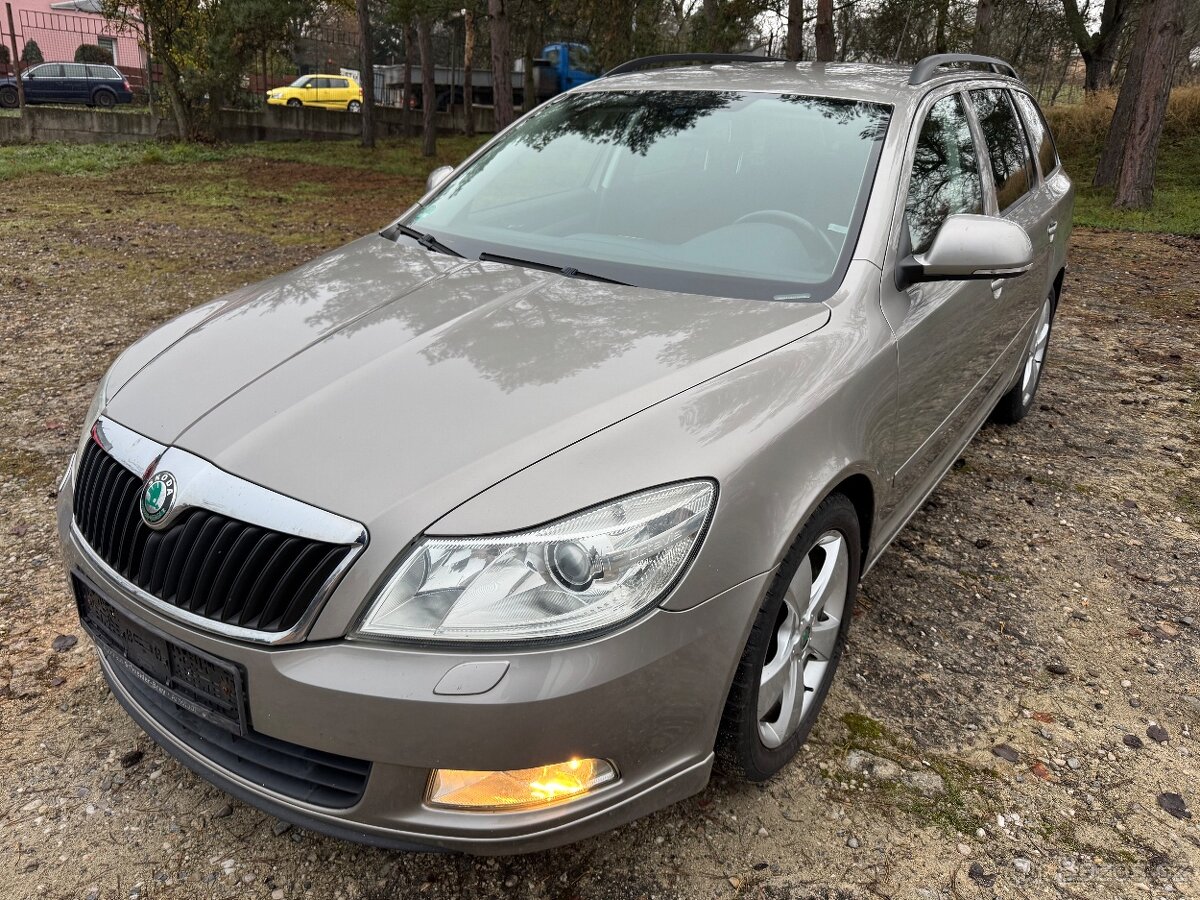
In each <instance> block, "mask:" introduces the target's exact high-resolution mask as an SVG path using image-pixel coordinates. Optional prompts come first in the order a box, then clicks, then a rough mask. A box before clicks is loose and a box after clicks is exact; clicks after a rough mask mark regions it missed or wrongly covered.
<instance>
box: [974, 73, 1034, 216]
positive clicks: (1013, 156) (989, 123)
mask: <svg viewBox="0 0 1200 900" xmlns="http://www.w3.org/2000/svg"><path fill="white" fill-rule="evenodd" d="M971 103H972V104H973V105H974V107H975V115H976V116H977V117H978V119H979V127H980V129H981V130H982V131H983V140H984V143H986V144H987V151H988V159H989V161H990V163H991V169H992V180H993V181H994V182H995V184H996V203H997V205H999V207H1000V212H1004V210H1006V209H1008V208H1009V207H1010V206H1012V205H1013V204H1014V203H1016V202H1017V201H1018V200H1020V199H1021V198H1022V197H1024V196H1025V194H1026V193H1028V191H1029V189H1030V188H1031V187H1032V186H1033V179H1034V175H1033V160H1032V159H1030V157H1029V144H1028V142H1027V141H1026V140H1025V130H1024V129H1023V128H1022V127H1021V122H1020V120H1019V119H1018V118H1017V112H1016V110H1015V109H1014V108H1013V105H1012V101H1011V100H1010V99H1009V97H1008V91H1005V90H1002V89H1000V88H992V89H988V90H982V91H971Z"/></svg>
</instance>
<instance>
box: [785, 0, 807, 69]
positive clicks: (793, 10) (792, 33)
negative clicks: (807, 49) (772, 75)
mask: <svg viewBox="0 0 1200 900" xmlns="http://www.w3.org/2000/svg"><path fill="white" fill-rule="evenodd" d="M784 56H786V57H787V58H788V59H791V60H800V59H803V58H804V0H788V7H787V49H786V51H785V52H784Z"/></svg>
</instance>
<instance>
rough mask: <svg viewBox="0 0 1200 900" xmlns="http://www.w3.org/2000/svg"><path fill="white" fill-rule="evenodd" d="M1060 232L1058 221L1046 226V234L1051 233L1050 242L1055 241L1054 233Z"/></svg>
mask: <svg viewBox="0 0 1200 900" xmlns="http://www.w3.org/2000/svg"><path fill="white" fill-rule="evenodd" d="M1057 233H1058V223H1057V222H1051V223H1050V224H1049V225H1047V226H1046V234H1048V235H1050V243H1052V244H1053V243H1054V235H1056V234H1057Z"/></svg>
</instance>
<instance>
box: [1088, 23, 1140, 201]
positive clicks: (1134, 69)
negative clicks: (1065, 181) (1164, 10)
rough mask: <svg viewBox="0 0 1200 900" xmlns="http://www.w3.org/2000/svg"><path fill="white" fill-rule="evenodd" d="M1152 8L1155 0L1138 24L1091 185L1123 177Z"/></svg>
mask: <svg viewBox="0 0 1200 900" xmlns="http://www.w3.org/2000/svg"><path fill="white" fill-rule="evenodd" d="M1153 5H1154V0H1150V2H1149V3H1148V4H1147V6H1146V8H1145V10H1144V12H1143V13H1142V17H1141V21H1140V22H1139V23H1138V29H1137V34H1136V35H1134V39H1133V47H1132V48H1131V50H1130V54H1129V65H1128V67H1127V68H1126V70H1125V82H1124V84H1123V85H1122V87H1121V93H1120V96H1118V97H1117V108H1116V109H1115V110H1113V116H1112V121H1111V122H1110V123H1109V125H1108V134H1107V135H1106V136H1105V138H1104V149H1103V150H1102V151H1101V153H1100V162H1099V163H1098V164H1097V165H1096V177H1095V178H1094V179H1092V184H1094V185H1095V186H1096V187H1103V186H1106V185H1113V184H1116V182H1117V177H1118V176H1119V175H1120V174H1121V156H1122V153H1123V151H1124V149H1125V136H1126V135H1127V134H1128V133H1129V126H1130V123H1131V121H1132V118H1133V108H1134V106H1135V105H1136V104H1137V99H1138V94H1139V92H1140V90H1141V79H1142V66H1143V62H1144V60H1145V57H1146V52H1145V51H1146V45H1147V44H1148V43H1149V36H1148V35H1147V33H1146V32H1147V29H1148V28H1150V27H1151V23H1152V22H1153V20H1154V16H1153V15H1152V10H1153Z"/></svg>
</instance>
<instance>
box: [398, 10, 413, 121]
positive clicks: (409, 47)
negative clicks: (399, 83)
mask: <svg viewBox="0 0 1200 900" xmlns="http://www.w3.org/2000/svg"><path fill="white" fill-rule="evenodd" d="M415 31H416V30H415V29H414V28H413V26H412V23H411V22H409V23H408V24H406V25H405V26H404V101H403V105H402V106H401V107H400V130H401V131H402V132H403V133H404V136H405V137H412V106H413V77H412V75H413V73H412V61H413V56H415V55H416V52H417V48H416V43H417V38H416V33H415Z"/></svg>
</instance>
